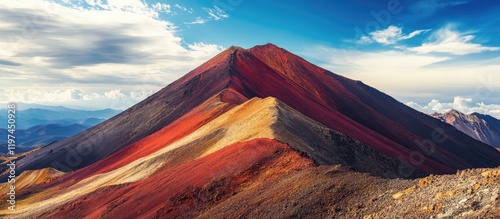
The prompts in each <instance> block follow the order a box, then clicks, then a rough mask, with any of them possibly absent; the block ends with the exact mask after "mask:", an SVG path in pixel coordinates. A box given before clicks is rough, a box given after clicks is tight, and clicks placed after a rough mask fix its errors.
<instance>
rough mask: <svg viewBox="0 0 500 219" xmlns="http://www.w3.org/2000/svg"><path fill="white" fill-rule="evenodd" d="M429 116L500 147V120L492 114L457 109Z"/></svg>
mask: <svg viewBox="0 0 500 219" xmlns="http://www.w3.org/2000/svg"><path fill="white" fill-rule="evenodd" d="M431 116H432V117H435V118H437V119H440V120H441V121H443V122H446V123H448V124H450V125H453V126H454V127H455V128H456V129H458V130H460V131H461V132H463V133H465V134H467V135H469V136H471V137H473V138H474V139H477V140H479V141H482V142H484V143H486V144H489V145H491V146H493V147H495V148H500V120H498V119H496V118H494V117H492V116H489V115H484V114H480V113H472V114H464V113H462V112H459V111H457V110H450V111H448V112H446V113H432V114H431Z"/></svg>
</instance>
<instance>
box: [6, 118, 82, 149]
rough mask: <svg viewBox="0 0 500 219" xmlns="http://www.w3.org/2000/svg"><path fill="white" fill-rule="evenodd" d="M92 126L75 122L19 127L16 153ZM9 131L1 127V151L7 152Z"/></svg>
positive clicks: (58, 139) (16, 134) (61, 138)
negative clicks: (70, 123) (71, 123)
mask: <svg viewBox="0 0 500 219" xmlns="http://www.w3.org/2000/svg"><path fill="white" fill-rule="evenodd" d="M89 127H91V126H87V125H80V124H73V125H61V124H48V125H37V126H33V127H31V128H28V129H18V130H16V132H15V136H16V153H23V152H27V151H29V150H31V149H33V148H35V147H40V146H44V145H47V144H50V143H52V142H55V141H60V140H63V139H65V138H67V137H70V136H73V135H75V134H78V133H80V132H82V131H84V130H85V129H87V128H89ZM8 134H9V133H8V132H7V130H6V129H0V153H7V152H8V150H7V142H6V141H5V140H4V139H7V135H8Z"/></svg>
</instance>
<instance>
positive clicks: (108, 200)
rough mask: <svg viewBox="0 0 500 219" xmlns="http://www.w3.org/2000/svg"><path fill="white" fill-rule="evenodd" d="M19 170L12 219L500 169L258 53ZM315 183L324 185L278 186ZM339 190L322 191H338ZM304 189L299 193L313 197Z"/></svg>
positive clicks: (465, 142)
mask: <svg viewBox="0 0 500 219" xmlns="http://www.w3.org/2000/svg"><path fill="white" fill-rule="evenodd" d="M17 163H18V166H17V171H18V172H23V173H22V175H21V176H19V177H23V178H30V179H36V180H33V182H32V183H30V182H28V181H22V185H20V186H19V187H18V192H17V193H18V194H19V195H18V197H19V198H18V199H17V200H16V202H17V210H16V212H15V214H16V216H19V217H22V218H29V217H33V218H68V217H70V218H80V217H89V218H179V217H183V218H186V217H188V218H189V217H197V216H199V217H208V218H210V215H215V214H217V211H210V209H221V208H222V209H223V208H224V206H232V205H234V204H236V203H234V202H232V201H230V200H233V199H236V200H252V203H253V204H256V205H258V203H261V201H259V200H257V199H254V198H257V197H264V196H262V195H259V196H255V195H252V193H254V194H255V193H256V190H255V189H256V188H260V187H262V186H264V185H268V186H269V188H274V189H273V190H272V191H267V192H269V194H272V195H270V196H269V197H268V198H273V197H275V198H277V199H281V198H283V197H287V194H289V193H292V192H293V191H297V189H298V188H299V186H300V187H301V188H302V187H304V186H308V185H310V186H312V185H316V184H318V183H319V182H320V181H315V180H327V179H326V178H328V177H329V176H330V175H331V176H337V175H336V174H337V173H339V174H341V175H342V176H344V175H345V174H347V173H352V174H353V177H355V178H356V180H359V182H369V181H370V180H367V179H368V178H366V177H365V176H367V175H368V174H366V173H364V174H365V175H360V174H359V173H355V172H351V171H350V170H349V171H344V170H342V168H340V169H341V170H339V169H337V167H332V166H331V165H339V164H340V165H343V166H350V167H351V168H352V169H353V170H354V171H360V172H367V173H370V174H372V175H374V176H371V178H369V179H373V180H374V181H375V182H377V183H379V184H377V185H382V184H383V183H384V182H385V181H384V179H382V178H380V177H386V178H416V177H422V176H425V175H428V174H431V173H434V174H443V173H455V172H456V171H457V170H458V169H465V168H476V167H495V166H500V153H499V152H498V151H496V150H495V149H493V148H492V147H490V146H488V145H486V144H484V143H481V142H479V141H476V140H474V139H472V138H470V137H469V136H467V135H465V134H464V133H462V132H460V131H458V130H456V129H455V128H454V127H452V126H451V125H449V124H446V123H443V122H440V121H439V120H436V119H434V118H432V117H430V116H427V115H425V114H422V113H419V112H417V111H415V110H413V109H411V108H409V107H407V106H406V105H404V104H402V103H400V102H398V101H396V100H395V99H393V98H391V97H389V96H387V95H385V94H384V93H382V92H380V91H378V90H376V89H374V88H371V87H369V86H367V85H365V84H363V83H362V82H359V81H353V80H350V79H347V78H345V77H342V76H339V75H336V74H334V73H331V72H329V71H327V70H324V69H322V68H320V67H317V66H315V65H313V64H311V63H309V62H307V61H305V60H304V59H302V58H300V57H298V56H296V55H293V54H291V53H289V52H288V51H286V50H284V49H282V48H279V47H277V46H275V45H272V44H267V45H263V46H256V47H254V48H251V49H242V48H239V47H231V48H229V49H227V50H225V51H224V52H222V53H220V54H219V55H217V56H215V57H214V58H212V59H211V60H209V61H207V62H206V63H204V64H202V65H201V66H200V67H198V68H196V69H194V70H193V71H191V72H189V73H188V74H187V75H185V76H184V77H182V78H180V79H179V80H177V81H175V82H173V83H172V84H170V85H168V86H167V87H165V88H164V89H162V90H160V91H159V92H157V93H155V94H154V95H152V96H150V97H148V98H147V99H145V100H144V101H142V102H140V103H138V104H137V105H135V106H133V107H131V108H130V109H128V110H126V111H124V112H122V113H120V114H118V115H117V116H115V117H113V118H111V119H109V120H107V121H106V122H103V123H101V124H99V125H97V126H95V127H93V128H90V129H88V130H86V131H84V132H82V133H80V134H78V135H76V136H74V137H71V138H68V139H65V140H62V141H59V142H56V143H54V144H51V145H49V146H46V147H44V148H41V149H39V150H37V151H34V152H32V153H30V154H28V155H27V156H26V157H24V158H22V159H20V160H19V161H18V162H17ZM318 165H319V166H323V167H318ZM317 168H320V169H317ZM321 168H324V169H321ZM27 170H30V171H27ZM33 170H34V171H33ZM61 171H63V172H66V173H62V172H61ZM304 171H306V172H304ZM308 171H309V172H308ZM311 171H312V172H311ZM304 174H305V175H304ZM317 174H323V176H324V177H326V178H324V177H323V178H322V177H318V178H317V179H315V178H312V179H310V180H311V182H310V183H306V181H304V180H302V181H301V182H300V183H298V182H297V185H296V186H295V187H293V186H292V187H290V186H291V185H292V184H293V183H292V184H290V183H287V180H288V178H287V177H292V178H293V177H297V179H303V178H304V177H305V178H308V177H307V176H314V175H317ZM325 174H326V175H325ZM375 176H378V178H377V177H375ZM3 177H4V178H5V177H6V175H5V174H4V176H3ZM292 178H290V179H292ZM361 179H364V180H361ZM391 182H392V181H391ZM397 182H399V181H397ZM273 183H274V184H275V185H276V186H270V185H273ZM285 185H288V187H287V186H285ZM318 185H319V184H318ZM342 185H344V187H342V188H337V187H335V185H331V186H332V187H329V189H327V190H328V191H330V190H331V189H333V190H337V189H340V190H337V191H340V192H341V193H342V194H350V192H349V191H347V190H345V189H348V188H347V187H345V186H346V184H345V182H343V184H342ZM397 185H398V186H399V187H401V186H403V187H404V186H406V185H409V184H408V183H402V184H397ZM358 186H360V188H361V187H365V188H367V189H368V188H371V187H368V186H367V185H366V184H363V185H360V184H359V185H358ZM399 187H394V188H397V189H400V188H399ZM313 188H316V187H308V188H307V189H305V190H304V191H307V194H309V196H311V197H313V196H314V195H312V194H313V193H314V194H317V192H314V191H313ZM251 191H253V192H251ZM391 191H392V189H391ZM238 194H242V195H239V196H238V197H236V196H237V195H238ZM245 194H246V195H245ZM259 194H262V192H259ZM2 198H6V197H2ZM300 200H301V199H300V198H299V199H297V201H300ZM303 200H304V199H302V201H300V202H303ZM321 200H323V199H321ZM226 201H229V202H226ZM330 201H333V200H329V201H325V202H323V201H322V203H323V204H322V206H323V205H325V203H327V202H328V203H329V202H330ZM287 202H288V201H287ZM222 203H225V204H224V205H222ZM297 203H298V202H297ZM4 205H5V204H4ZM287 205H288V204H287ZM293 205H294V206H295V204H293ZM325 206H326V205H325ZM4 207H5V206H4ZM263 208H264V207H263ZM335 212H337V211H336V210H335ZM339 212H340V211H339ZM6 214H10V212H5V211H0V215H6ZM245 214H246V213H245V212H244V210H242V211H241V212H239V211H238V212H234V214H231V215H232V216H229V217H230V218H232V217H245ZM203 215H205V216H203ZM299 216H300V213H299Z"/></svg>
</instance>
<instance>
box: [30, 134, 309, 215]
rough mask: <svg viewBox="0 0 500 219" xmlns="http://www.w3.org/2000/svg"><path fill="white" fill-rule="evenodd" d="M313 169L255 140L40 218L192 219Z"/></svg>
mask: <svg viewBox="0 0 500 219" xmlns="http://www.w3.org/2000/svg"><path fill="white" fill-rule="evenodd" d="M312 165H313V162H312V161H311V160H310V159H308V158H305V157H303V156H301V155H300V154H299V153H297V152H296V151H294V150H292V149H291V148H290V147H289V146H287V145H286V144H283V143H280V142H278V141H275V140H271V139H255V140H251V141H247V142H243V143H236V144H234V145H231V146H228V147H226V148H224V149H222V150H220V151H217V152H215V153H212V154H210V155H208V156H206V157H202V158H200V159H197V160H193V161H190V162H187V163H184V164H180V165H178V166H174V167H172V168H168V169H165V170H162V171H158V172H156V173H155V174H153V175H152V176H150V177H148V178H147V179H145V180H142V181H138V182H135V183H131V184H126V185H120V186H111V187H106V188H103V189H101V190H97V191H95V192H93V193H90V194H88V195H86V196H84V197H81V198H79V199H77V200H75V201H73V202H70V203H67V204H65V205H63V206H61V207H59V208H58V209H57V210H56V211H53V212H52V213H46V214H43V215H40V217H45V218H68V217H70V218H79V217H83V216H87V217H90V218H99V217H104V218H155V217H156V218H189V217H194V216H196V212H198V211H200V210H202V209H203V208H205V207H207V206H209V205H211V204H214V203H216V202H218V201H222V200H224V199H226V198H228V197H230V196H232V195H233V194H235V193H238V192H240V191H242V190H243V189H245V188H246V187H250V186H251V185H254V184H259V182H262V181H265V180H271V179H272V178H275V177H277V176H279V175H281V174H284V173H286V172H289V171H292V170H299V169H302V168H305V167H308V166H312ZM160 188H161V189H160Z"/></svg>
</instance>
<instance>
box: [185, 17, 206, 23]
mask: <svg viewBox="0 0 500 219" xmlns="http://www.w3.org/2000/svg"><path fill="white" fill-rule="evenodd" d="M206 22H207V20H206V19H203V18H201V17H196V19H195V20H194V21H192V22H188V23H186V24H204V23H206Z"/></svg>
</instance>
